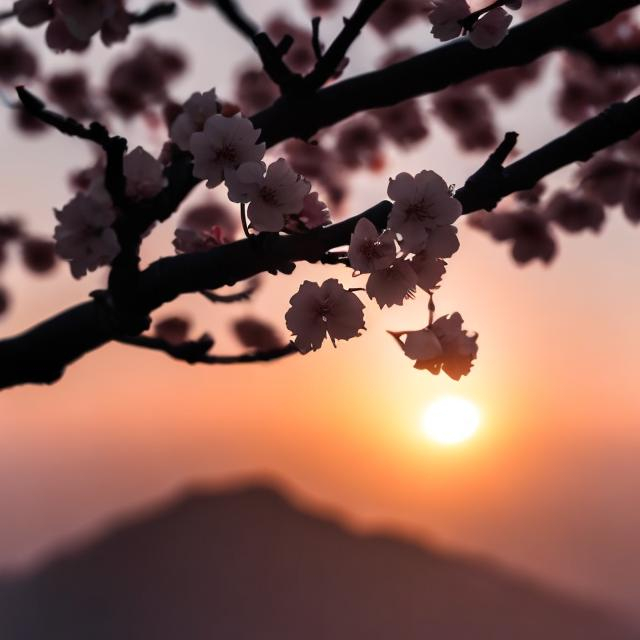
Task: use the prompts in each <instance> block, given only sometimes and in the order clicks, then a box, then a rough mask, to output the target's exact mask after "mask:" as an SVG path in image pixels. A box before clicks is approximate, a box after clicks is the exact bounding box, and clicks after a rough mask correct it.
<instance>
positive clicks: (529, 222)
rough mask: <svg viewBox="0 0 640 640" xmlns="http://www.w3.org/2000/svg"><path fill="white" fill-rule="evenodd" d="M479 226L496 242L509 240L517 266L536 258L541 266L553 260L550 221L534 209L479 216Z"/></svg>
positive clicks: (553, 249)
mask: <svg viewBox="0 0 640 640" xmlns="http://www.w3.org/2000/svg"><path fill="white" fill-rule="evenodd" d="M482 215H483V216H484V217H485V219H484V221H483V222H481V223H480V224H481V225H482V226H483V227H484V228H485V229H486V230H487V231H489V233H490V234H491V235H492V237H493V238H494V239H495V240H501V241H502V240H511V241H513V245H512V247H511V253H512V255H513V258H514V259H515V261H516V262H519V263H521V264H524V263H527V262H529V261H531V260H535V259H536V258H537V259H539V260H541V261H542V262H544V263H549V262H551V260H553V258H554V256H555V254H556V243H555V240H554V239H553V236H552V235H551V232H550V229H549V221H548V220H547V219H546V218H545V217H543V216H542V215H540V213H539V212H538V211H537V210H536V209H534V208H529V207H528V208H524V209H520V210H518V211H512V212H508V213H494V214H482Z"/></svg>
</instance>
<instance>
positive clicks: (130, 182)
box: [123, 147, 166, 200]
mask: <svg viewBox="0 0 640 640" xmlns="http://www.w3.org/2000/svg"><path fill="white" fill-rule="evenodd" d="M123 165H124V176H125V178H126V179H127V196H128V197H129V198H131V199H132V200H144V199H146V198H152V197H153V196H155V195H156V194H157V193H159V192H160V191H161V190H162V189H163V187H164V186H165V184H166V179H165V177H164V175H163V173H162V170H163V166H162V165H161V164H160V162H158V161H157V160H156V159H155V158H154V157H153V156H152V155H151V154H150V153H148V152H147V151H145V150H144V149H143V148H142V147H136V148H135V149H134V150H133V151H131V152H129V153H128V154H127V155H126V156H125V157H124V161H123Z"/></svg>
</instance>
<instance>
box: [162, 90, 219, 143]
mask: <svg viewBox="0 0 640 640" xmlns="http://www.w3.org/2000/svg"><path fill="white" fill-rule="evenodd" d="M182 109H183V110H182V113H181V114H180V115H178V116H177V117H176V119H175V120H174V121H173V123H172V124H171V128H170V129H169V137H170V138H171V140H173V142H175V143H176V144H177V145H178V146H179V147H180V148H181V149H182V150H183V151H189V144H190V141H191V136H192V135H193V134H194V133H196V131H202V129H203V127H204V123H205V122H206V121H207V118H210V117H211V116H214V115H216V114H217V113H219V111H220V104H219V102H218V96H217V95H216V90H215V89H210V90H209V91H205V92H204V93H200V92H195V93H192V94H191V97H190V98H189V99H188V100H187V101H186V102H185V103H184V105H183V107H182Z"/></svg>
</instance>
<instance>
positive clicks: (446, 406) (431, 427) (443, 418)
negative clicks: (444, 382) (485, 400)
mask: <svg viewBox="0 0 640 640" xmlns="http://www.w3.org/2000/svg"><path fill="white" fill-rule="evenodd" d="M479 426H480V410H479V409H478V407H477V406H476V405H475V404H473V402H471V401H469V400H467V399H466V398H461V397H459V396H445V397H443V398H439V399H438V400H435V401H434V402H433V403H431V404H430V405H429V406H428V407H427V408H426V409H425V411H424V413H423V414H422V420H421V427H422V431H423V433H424V434H425V435H426V436H427V437H428V438H429V439H430V440H434V441H435V442H437V443H439V444H445V445H454V444H460V443H461V442H464V441H465V440H468V439H469V438H471V437H472V436H473V434H474V433H475V432H476V431H477V429H478V427H479Z"/></svg>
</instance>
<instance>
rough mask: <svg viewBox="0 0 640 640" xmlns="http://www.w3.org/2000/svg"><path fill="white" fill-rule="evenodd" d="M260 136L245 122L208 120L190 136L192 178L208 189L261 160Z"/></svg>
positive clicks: (217, 118) (248, 121) (219, 119)
mask: <svg viewBox="0 0 640 640" xmlns="http://www.w3.org/2000/svg"><path fill="white" fill-rule="evenodd" d="M259 136H260V130H259V129H254V127H253V125H252V124H251V120H249V119H247V118H243V117H241V116H236V117H234V118H225V117H224V116H222V115H214V116H211V117H210V118H208V119H207V121H206V122H205V125H204V127H203V129H202V131H197V132H196V133H194V134H193V135H192V136H191V142H190V145H189V148H190V150H191V153H192V154H193V160H194V165H193V175H195V176H196V177H197V178H202V179H206V181H207V187H209V188H210V189H213V188H214V187H217V186H218V185H219V184H220V183H221V182H222V180H223V178H224V174H225V171H228V170H229V169H237V168H238V167H239V166H240V165H241V164H243V163H245V162H259V161H260V160H262V157H263V156H264V151H265V144H264V142H260V143H258V142H257V140H258V137H259ZM300 208H301V207H300Z"/></svg>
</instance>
